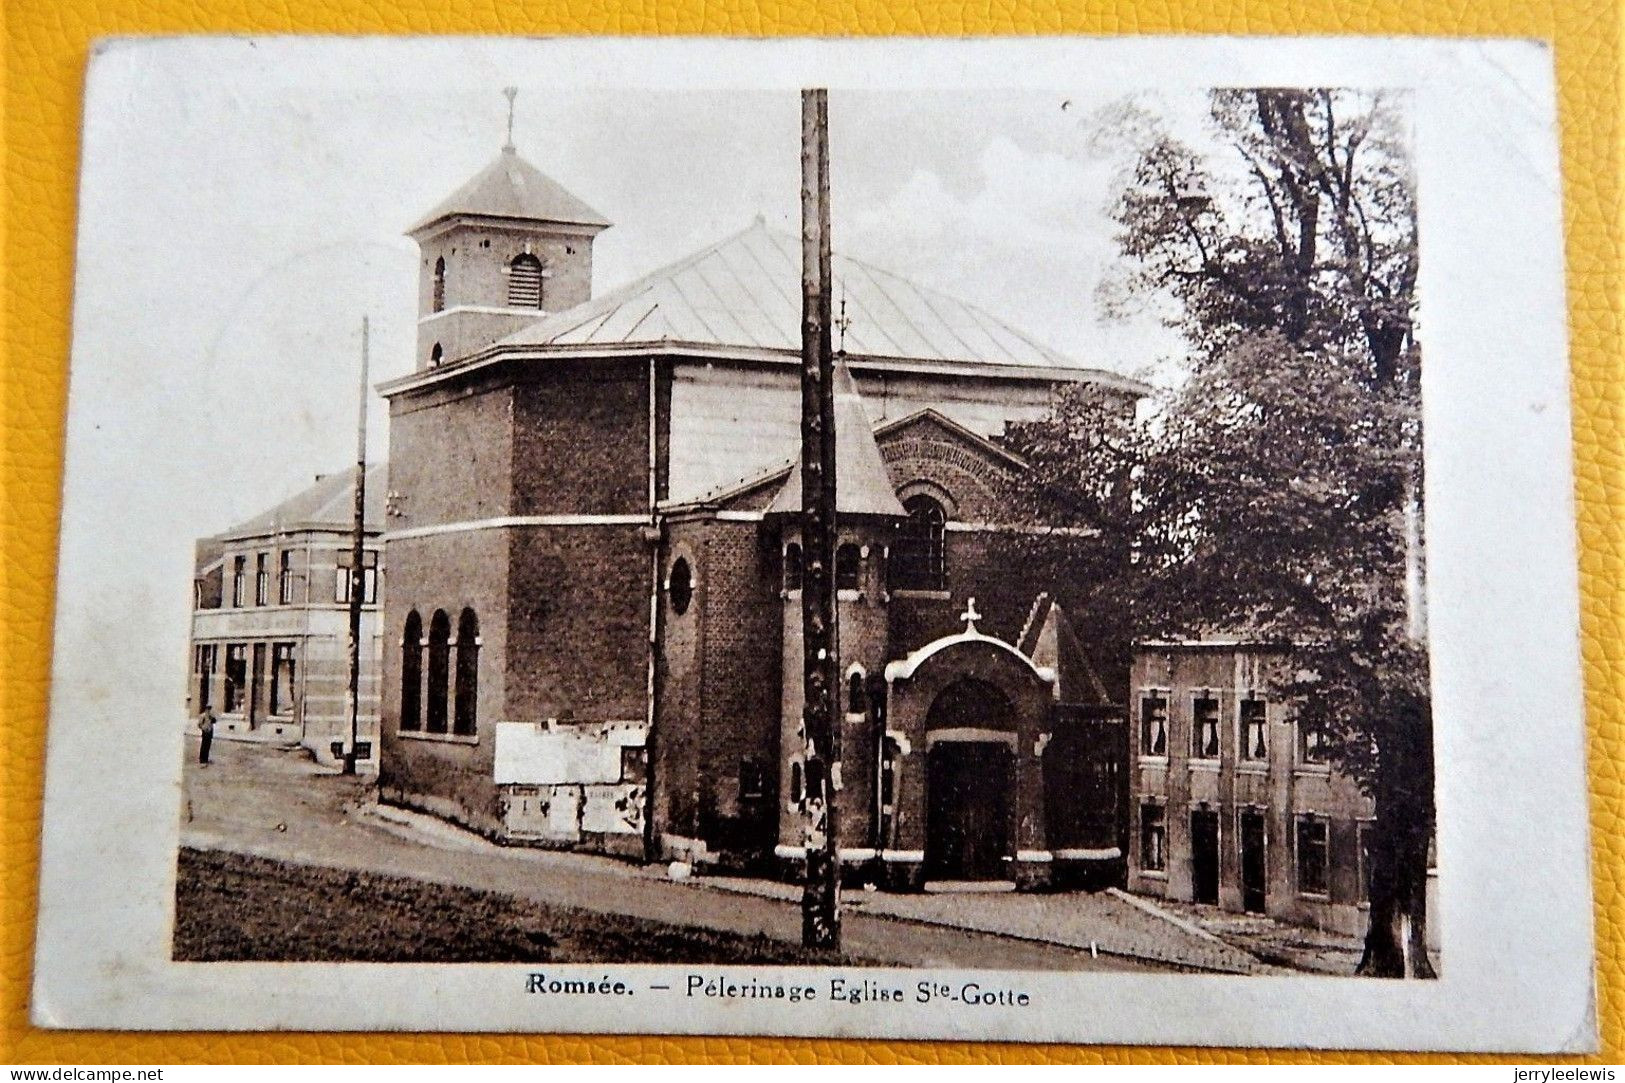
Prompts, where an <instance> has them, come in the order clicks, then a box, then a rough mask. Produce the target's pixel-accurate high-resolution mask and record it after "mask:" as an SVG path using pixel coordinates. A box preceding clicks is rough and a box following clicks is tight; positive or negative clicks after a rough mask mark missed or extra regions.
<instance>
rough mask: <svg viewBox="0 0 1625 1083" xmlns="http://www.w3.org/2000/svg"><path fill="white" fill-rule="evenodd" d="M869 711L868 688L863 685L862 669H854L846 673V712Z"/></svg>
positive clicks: (861, 712)
mask: <svg viewBox="0 0 1625 1083" xmlns="http://www.w3.org/2000/svg"><path fill="white" fill-rule="evenodd" d="M868 711H869V689H868V688H867V687H865V685H864V680H863V670H861V669H854V670H853V671H852V672H851V673H848V674H847V675H846V713H847V714H867V713H868Z"/></svg>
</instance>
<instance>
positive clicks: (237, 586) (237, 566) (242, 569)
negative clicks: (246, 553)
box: [231, 557, 248, 609]
mask: <svg viewBox="0 0 1625 1083" xmlns="http://www.w3.org/2000/svg"><path fill="white" fill-rule="evenodd" d="M247 578H248V558H247V557H238V558H236V559H235V560H233V561H232V562H231V607H232V608H233V609H241V608H242V607H243V601H244V600H245V599H246V597H247V595H245V594H244V593H243V591H244V588H245V587H246V586H247V584H246V582H245V580H246V579H247Z"/></svg>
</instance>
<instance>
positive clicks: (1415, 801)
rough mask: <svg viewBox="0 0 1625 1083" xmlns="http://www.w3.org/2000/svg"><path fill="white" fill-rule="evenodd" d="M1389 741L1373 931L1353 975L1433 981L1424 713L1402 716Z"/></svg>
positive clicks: (1374, 873)
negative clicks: (1430, 955)
mask: <svg viewBox="0 0 1625 1083" xmlns="http://www.w3.org/2000/svg"><path fill="white" fill-rule="evenodd" d="M1387 730H1388V732H1387V733H1386V734H1385V735H1384V736H1386V737H1387V738H1388V740H1387V741H1386V742H1385V743H1384V745H1383V746H1382V750H1381V752H1380V754H1379V755H1380V762H1379V764H1378V777H1377V794H1376V805H1377V821H1376V823H1375V824H1374V825H1373V834H1374V835H1375V838H1373V839H1372V841H1371V884H1370V892H1371V924H1370V927H1369V928H1368V929H1367V931H1366V938H1365V954H1364V955H1363V956H1362V957H1361V959H1360V965H1359V967H1358V968H1357V969H1356V970H1355V973H1357V974H1361V975H1364V976H1366V977H1373V978H1433V977H1437V976H1438V975H1437V974H1436V973H1435V971H1434V969H1433V963H1432V960H1430V959H1429V958H1428V953H1427V920H1428V914H1427V881H1428V849H1429V846H1430V844H1431V843H1432V840H1433V823H1434V807H1433V734H1432V725H1431V719H1430V718H1429V716H1428V713H1427V712H1426V711H1422V712H1411V711H1406V712H1402V713H1401V714H1400V715H1399V717H1398V718H1395V719H1393V720H1392V721H1391V722H1390V724H1389V726H1388V727H1387Z"/></svg>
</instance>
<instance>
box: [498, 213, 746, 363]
mask: <svg viewBox="0 0 1625 1083" xmlns="http://www.w3.org/2000/svg"><path fill="white" fill-rule="evenodd" d="M760 228H762V227H761V226H760V224H758V223H755V222H753V223H751V224H750V225H748V226H746V227H745V228H744V229H741V230H736V231H735V232H733V233H730V234H728V235H727V236H726V237H723V238H721V239H720V240H717V241H715V242H713V243H711V244H708V245H706V246H705V247H704V248H700V249H697V250H696V251H693V252H690V253H689V254H688V255H686V256H684V257H683V258H682V259H678V260H673V261H672V262H671V263H667V264H663V265H661V266H659V267H656V268H655V269H654V270H652V271H648V272H646V273H644V274H642V275H640V276H638V277H637V278H634V279H632V281H630V282H625V283H622V284H621V285H619V286H616V287H615V288H614V289H612V290H610V291H609V292H608V293H603V294H600V295H598V296H597V297H589V298H588V299H587V300H585V301H583V302H581V303H580V304H579V305H575V306H574V307H571V308H566V309H562V310H560V311H558V312H553V313H550V314H548V315H546V316H543V317H542V318H541V319H539V320H537V321H535V322H534V323H527V324H526V325H525V326H523V327H521V328H520V329H519V330H517V331H515V332H514V333H513V334H511V335H504V336H503V337H502V338H501V339H498V340H497V343H496V344H497V345H501V344H502V343H504V342H507V341H508V340H509V339H510V338H518V337H520V336H524V335H528V334H529V333H530V332H531V331H534V330H535V329H536V328H538V327H541V326H543V325H544V324H549V323H552V322H554V321H555V320H556V321H559V322H560V323H562V322H563V321H564V320H565V318H566V317H572V318H574V319H575V321H576V322H574V323H572V324H570V325H569V326H567V327H560V328H559V329H558V331H556V332H555V334H558V335H562V334H567V333H569V332H570V331H574V330H575V329H576V328H577V327H580V326H581V325H582V324H583V323H586V322H587V321H588V320H590V319H591V318H592V317H593V316H598V315H602V314H603V313H604V312H605V311H607V310H609V309H612V308H615V307H616V306H618V305H623V304H626V303H627V302H628V301H631V300H633V299H635V298H636V297H638V296H639V295H640V294H643V293H645V292H647V291H648V289H649V288H650V287H651V286H653V285H655V284H656V283H658V282H659V281H661V280H662V279H667V278H670V277H671V276H672V275H675V274H677V273H679V272H681V271H686V270H687V269H688V268H690V267H692V266H694V265H695V264H696V263H699V262H700V261H701V260H703V259H705V258H707V257H709V256H713V255H715V254H716V253H717V252H718V251H719V250H720V249H722V248H723V246H725V245H728V244H732V243H733V242H734V241H737V240H738V239H739V238H741V237H744V236H746V235H747V234H749V233H751V232H752V231H754V230H757V229H760Z"/></svg>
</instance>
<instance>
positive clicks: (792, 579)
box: [784, 542, 801, 590]
mask: <svg viewBox="0 0 1625 1083" xmlns="http://www.w3.org/2000/svg"><path fill="white" fill-rule="evenodd" d="M784 589H785V590H800V589H801V546H799V545H797V544H796V543H795V542H791V543H790V544H789V545H787V546H785V548H784Z"/></svg>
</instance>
